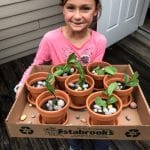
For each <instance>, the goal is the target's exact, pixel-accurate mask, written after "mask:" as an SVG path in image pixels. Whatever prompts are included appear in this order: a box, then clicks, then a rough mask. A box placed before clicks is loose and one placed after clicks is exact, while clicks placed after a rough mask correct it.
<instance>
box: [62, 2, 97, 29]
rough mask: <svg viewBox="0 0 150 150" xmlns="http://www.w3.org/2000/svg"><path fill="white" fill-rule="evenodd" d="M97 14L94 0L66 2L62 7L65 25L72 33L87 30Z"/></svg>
mask: <svg viewBox="0 0 150 150" xmlns="http://www.w3.org/2000/svg"><path fill="white" fill-rule="evenodd" d="M97 12H98V9H97V8H96V4H95V0H68V1H67V2H66V3H65V5H64V7H63V14H64V19H65V22H66V25H67V26H68V27H69V28H70V29H71V30H72V31H74V32H78V31H83V30H85V29H87V28H88V27H89V26H90V24H91V23H92V21H93V17H94V16H96V15H97Z"/></svg>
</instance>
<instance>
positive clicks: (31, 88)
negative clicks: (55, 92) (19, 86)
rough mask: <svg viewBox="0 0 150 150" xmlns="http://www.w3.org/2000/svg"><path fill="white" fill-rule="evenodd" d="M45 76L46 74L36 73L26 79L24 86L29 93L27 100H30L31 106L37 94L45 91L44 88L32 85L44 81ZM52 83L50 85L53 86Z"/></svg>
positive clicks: (45, 88)
mask: <svg viewBox="0 0 150 150" xmlns="http://www.w3.org/2000/svg"><path fill="white" fill-rule="evenodd" d="M47 76H48V72H36V73H33V74H31V75H29V77H28V78H27V80H26V83H25V84H26V88H27V90H28V91H29V94H28V99H30V100H29V102H31V103H32V104H35V100H36V98H37V96H38V95H39V94H41V93H42V92H44V91H46V90H47V87H46V86H45V87H34V86H33V84H34V83H36V82H37V81H42V80H46V78H47ZM54 83H55V81H53V83H51V84H53V85H54ZM29 95H30V96H29ZM31 99H32V100H31Z"/></svg>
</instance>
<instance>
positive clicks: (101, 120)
mask: <svg viewBox="0 0 150 150" xmlns="http://www.w3.org/2000/svg"><path fill="white" fill-rule="evenodd" d="M112 95H113V96H114V97H115V98H116V99H117V102H116V107H117V112H115V113H113V114H110V115H104V114H98V113H96V112H93V110H91V105H92V104H93V103H94V101H95V98H96V97H101V98H102V99H107V96H106V95H105V94H104V93H103V92H102V91H99V92H95V93H92V94H91V95H89V96H88V98H87V101H86V107H87V111H88V113H89V124H90V125H115V124H117V118H118V116H119V115H120V113H121V111H122V101H121V99H120V98H119V97H118V96H117V95H115V94H112Z"/></svg>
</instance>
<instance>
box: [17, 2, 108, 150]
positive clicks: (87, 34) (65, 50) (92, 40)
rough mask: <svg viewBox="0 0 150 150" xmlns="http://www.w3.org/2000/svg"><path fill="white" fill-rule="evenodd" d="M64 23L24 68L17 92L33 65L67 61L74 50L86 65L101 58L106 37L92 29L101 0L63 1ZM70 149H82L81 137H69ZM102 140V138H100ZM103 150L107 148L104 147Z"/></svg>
mask: <svg viewBox="0 0 150 150" xmlns="http://www.w3.org/2000/svg"><path fill="white" fill-rule="evenodd" d="M61 6H62V7H63V15H64V20H65V25H64V26H62V27H60V28H57V29H55V30H52V31H49V32H48V33H46V34H45V35H44V37H43V39H42V40H41V42H40V45H39V48H38V51H37V53H36V56H35V58H34V61H33V63H32V64H31V66H30V67H28V69H27V70H26V71H25V73H24V74H23V77H22V79H21V81H20V82H19V84H18V85H17V86H16V87H15V91H17V94H16V96H17V95H18V93H19V91H20V90H17V89H20V87H22V85H23V84H24V83H25V81H26V79H27V77H28V75H29V73H30V71H31V68H32V66H33V65H40V64H45V62H49V61H50V62H51V63H52V64H53V65H56V64H59V63H64V62H66V59H67V57H68V56H69V54H71V53H75V54H76V55H77V57H78V59H79V61H80V62H81V63H82V64H83V65H85V64H87V63H90V62H93V61H102V59H103V56H104V53H105V48H106V43H107V41H106V38H105V36H104V35H102V34H100V33H97V32H96V31H94V30H92V29H90V28H89V26H90V25H91V23H92V22H93V18H94V17H97V16H99V15H100V12H101V3H100V1H99V0H61ZM68 142H69V143H70V144H71V147H70V149H73V150H80V149H82V141H81V140H68ZM101 142H102V141H101ZM94 143H96V144H95V146H96V147H95V149H96V150H97V149H101V147H99V146H101V145H103V146H104V145H105V143H104V142H102V144H101V143H100V141H95V142H94ZM102 150H104V147H103V148H102Z"/></svg>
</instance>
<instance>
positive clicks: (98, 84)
mask: <svg viewBox="0 0 150 150" xmlns="http://www.w3.org/2000/svg"><path fill="white" fill-rule="evenodd" d="M110 65H111V64H109V63H107V62H104V61H102V62H93V63H89V64H87V66H86V72H87V74H88V75H89V76H91V77H92V78H93V79H94V82H95V85H94V90H95V91H99V90H102V89H103V88H104V86H103V79H104V76H105V75H95V74H93V73H92V72H91V71H92V70H93V69H94V68H95V67H98V66H99V67H100V68H103V67H105V66H110Z"/></svg>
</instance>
